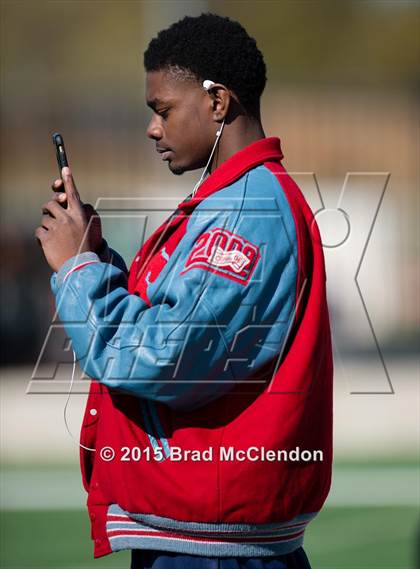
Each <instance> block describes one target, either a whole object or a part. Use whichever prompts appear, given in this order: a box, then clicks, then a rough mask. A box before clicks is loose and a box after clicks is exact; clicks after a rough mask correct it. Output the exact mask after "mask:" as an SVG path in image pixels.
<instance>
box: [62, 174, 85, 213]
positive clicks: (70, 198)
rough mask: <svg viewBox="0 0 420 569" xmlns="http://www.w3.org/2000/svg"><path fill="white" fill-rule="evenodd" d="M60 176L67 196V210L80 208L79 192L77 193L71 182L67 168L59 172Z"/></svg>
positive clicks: (71, 176)
mask: <svg viewBox="0 0 420 569" xmlns="http://www.w3.org/2000/svg"><path fill="white" fill-rule="evenodd" d="M61 176H62V178H63V182H64V189H65V191H66V194H67V203H68V207H69V209H71V208H72V207H77V208H80V207H81V200H80V195H79V192H78V191H77V188H76V184H75V183H74V180H73V175H72V173H71V171H70V168H69V167H68V166H65V167H64V168H63V169H62V170H61Z"/></svg>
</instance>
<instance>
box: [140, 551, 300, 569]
mask: <svg viewBox="0 0 420 569" xmlns="http://www.w3.org/2000/svg"><path fill="white" fill-rule="evenodd" d="M131 569H311V566H310V565H309V561H308V558H307V557H306V553H305V552H304V551H303V548H302V547H299V549H296V551H293V552H292V553H287V554H286V555H279V556H277V557H234V558H232V557H200V556H198V555H184V554H182V553H169V552H166V551H165V552H162V551H149V550H148V551H142V550H140V549H133V550H132V552H131Z"/></svg>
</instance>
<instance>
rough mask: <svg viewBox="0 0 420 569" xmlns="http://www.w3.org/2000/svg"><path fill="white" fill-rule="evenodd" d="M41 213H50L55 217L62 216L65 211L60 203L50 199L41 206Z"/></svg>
mask: <svg viewBox="0 0 420 569" xmlns="http://www.w3.org/2000/svg"><path fill="white" fill-rule="evenodd" d="M41 211H42V213H46V214H48V213H49V214H50V215H51V216H52V217H55V218H57V219H60V218H63V217H64V216H65V213H64V211H65V210H63V208H62V207H61V205H59V204H58V203H57V202H56V201H55V200H50V201H49V202H47V203H45V204H44V205H43V206H42V208H41Z"/></svg>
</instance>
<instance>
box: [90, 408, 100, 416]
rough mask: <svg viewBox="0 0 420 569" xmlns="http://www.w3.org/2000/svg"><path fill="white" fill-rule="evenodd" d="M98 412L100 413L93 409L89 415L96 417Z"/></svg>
mask: <svg viewBox="0 0 420 569" xmlns="http://www.w3.org/2000/svg"><path fill="white" fill-rule="evenodd" d="M97 412H98V411H97V410H96V409H91V410H90V411H89V413H90V414H91V415H93V416H95V415H96V414H97Z"/></svg>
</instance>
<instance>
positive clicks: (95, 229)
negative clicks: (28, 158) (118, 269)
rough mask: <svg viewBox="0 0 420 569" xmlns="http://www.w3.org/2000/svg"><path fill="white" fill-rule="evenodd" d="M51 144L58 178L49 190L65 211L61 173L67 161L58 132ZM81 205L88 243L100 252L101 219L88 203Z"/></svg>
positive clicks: (64, 194) (65, 204)
mask: <svg viewBox="0 0 420 569" xmlns="http://www.w3.org/2000/svg"><path fill="white" fill-rule="evenodd" d="M52 139H53V144H54V146H55V154H56V158H57V165H58V171H59V173H60V178H58V179H56V180H54V182H53V183H52V185H51V189H52V191H53V192H55V193H54V200H56V201H58V203H59V204H60V205H61V206H62V207H63V208H64V209H67V194H66V192H65V189H64V182H63V180H62V178H61V171H62V169H63V168H64V167H65V166H67V167H68V166H69V161H68V158H67V153H66V149H65V146H64V140H63V137H62V135H61V134H60V133H59V132H55V133H54V134H53V135H52ZM81 203H82V207H83V209H84V210H85V215H86V219H87V221H88V222H90V225H89V227H90V229H89V236H90V241H91V244H92V246H93V250H94V251H97V250H100V249H101V247H102V245H103V239H102V224H101V218H100V217H99V215H98V212H97V211H96V210H95V208H94V207H93V206H92V205H91V204H89V203H83V202H81ZM91 218H92V219H91Z"/></svg>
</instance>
